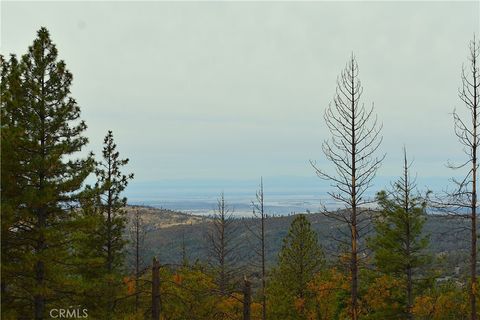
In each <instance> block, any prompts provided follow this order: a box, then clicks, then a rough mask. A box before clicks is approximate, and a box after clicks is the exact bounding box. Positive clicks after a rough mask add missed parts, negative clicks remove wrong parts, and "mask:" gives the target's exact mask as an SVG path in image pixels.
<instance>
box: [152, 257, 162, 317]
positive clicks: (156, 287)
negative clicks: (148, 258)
mask: <svg viewBox="0 0 480 320" xmlns="http://www.w3.org/2000/svg"><path fill="white" fill-rule="evenodd" d="M152 320H160V264H159V263H158V261H157V259H156V258H153V264H152Z"/></svg>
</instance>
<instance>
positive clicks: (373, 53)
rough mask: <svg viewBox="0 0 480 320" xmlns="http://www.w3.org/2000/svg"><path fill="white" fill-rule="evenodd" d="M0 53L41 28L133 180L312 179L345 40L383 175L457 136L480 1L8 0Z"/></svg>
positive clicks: (449, 150) (429, 164)
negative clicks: (372, 112) (379, 133)
mask: <svg viewBox="0 0 480 320" xmlns="http://www.w3.org/2000/svg"><path fill="white" fill-rule="evenodd" d="M1 6H2V12H1V27H2V29H1V52H2V54H8V53H17V54H23V53H24V52H26V50H27V47H28V46H29V45H30V44H31V42H32V41H33V39H34V37H35V32H36V30H38V29H39V28H40V26H46V27H47V28H48V29H49V30H50V32H51V36H52V38H53V41H54V42H55V43H56V44H57V47H58V49H59V54H60V57H61V58H62V59H64V60H65V61H66V63H67V66H68V68H69V69H70V71H71V72H72V73H73V75H74V84H73V89H72V91H73V96H74V97H75V98H76V99H77V101H78V103H79V105H80V106H81V108H82V117H83V119H85V120H86V122H87V124H88V132H87V135H88V137H89V138H90V142H91V143H90V145H89V149H91V150H93V151H94V152H95V153H97V154H98V153H99V151H100V146H101V142H102V140H103V136H104V135H105V133H106V131H107V130H108V129H111V130H113V131H114V134H115V136H116V139H117V142H118V145H119V149H120V151H121V153H122V155H124V156H127V157H129V158H130V159H131V165H130V169H131V170H133V171H134V172H135V174H136V181H137V182H138V183H141V182H145V181H156V180H163V179H185V178H198V179H205V178H213V179H232V180H235V179H250V178H257V177H259V176H260V175H263V176H312V175H313V170H312V168H311V167H310V165H309V164H308V160H309V159H316V160H318V162H319V163H320V164H322V163H323V162H324V161H325V160H324V156H323V154H322V152H321V143H322V141H323V140H324V139H325V138H327V137H328V132H327V130H326V128H325V126H324V122H323V118H322V115H323V111H324V108H325V107H326V106H327V105H328V104H329V102H330V101H331V100H332V97H333V94H334V91H335V79H336V77H337V75H338V74H339V73H340V71H341V70H342V68H343V67H344V65H345V62H346V61H347V59H348V57H349V55H350V54H351V52H352V51H353V52H355V54H356V56H357V58H358V63H359V66H360V77H361V80H362V82H363V85H364V90H365V91H364V93H365V94H364V102H365V103H366V104H370V103H372V102H375V107H376V111H377V113H378V116H379V119H380V120H381V121H382V122H383V125H384V129H383V135H384V142H383V146H382V151H383V152H386V153H387V154H388V155H387V158H386V160H385V164H384V166H383V167H382V169H381V170H380V172H379V174H380V175H383V176H389V175H396V174H397V173H399V171H400V166H401V162H400V157H401V148H402V146H403V144H405V145H406V146H407V148H408V150H409V153H410V154H411V155H412V156H413V157H414V158H415V171H417V172H418V175H419V176H450V175H451V172H449V171H448V170H447V169H445V163H446V162H447V160H448V159H455V158H456V157H457V156H456V155H458V154H459V153H460V152H461V147H460V146H459V145H458V144H457V143H456V141H455V138H454V135H453V131H452V119H451V115H450V114H449V113H450V112H451V111H452V110H453V108H454V107H457V108H459V109H461V108H462V107H463V105H462V104H461V103H460V101H459V99H458V98H457V88H458V87H459V85H460V71H461V67H462V63H465V62H466V61H467V60H466V59H467V53H468V47H467V46H468V41H469V40H470V39H472V37H473V34H474V33H475V32H476V33H477V35H479V36H480V32H479V31H480V26H479V10H480V2H478V1H477V2H435V3H434V2H403V3H401V2H361V3H360V2H301V3H298V2H260V3H254V2H223V3H220V2H193V3H192V2H177V3H168V2H70V3H61V2H48V3H42V2H35V3H29V2H4V1H2V3H1Z"/></svg>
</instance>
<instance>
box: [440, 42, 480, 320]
mask: <svg viewBox="0 0 480 320" xmlns="http://www.w3.org/2000/svg"><path fill="white" fill-rule="evenodd" d="M479 55H480V43H477V42H476V40H475V37H474V38H473V41H471V42H470V57H469V60H470V63H471V64H470V69H469V70H468V72H466V70H465V67H464V68H463V69H462V88H461V89H460V90H459V97H460V99H461V100H462V101H463V102H464V103H465V106H466V108H467V110H468V111H469V113H470V116H471V118H470V119H469V120H470V121H471V126H470V124H469V123H467V122H464V121H463V120H462V119H461V118H460V116H459V114H458V113H457V112H456V111H454V112H453V120H454V124H455V135H456V136H457V138H458V140H459V142H460V143H461V144H463V146H464V147H465V148H464V150H465V152H466V153H467V155H468V156H469V158H468V161H467V162H465V163H463V164H462V165H459V166H454V165H450V167H451V168H452V169H460V168H467V169H468V173H467V174H466V176H465V178H464V179H463V180H462V181H455V180H454V181H455V182H456V183H457V186H458V189H457V190H455V191H454V192H453V193H451V194H449V195H447V196H450V197H451V198H453V200H454V201H453V206H454V207H456V208H457V209H454V210H453V211H454V213H455V214H458V212H455V211H456V210H458V208H462V209H466V208H468V209H469V211H470V216H469V219H470V223H471V226H470V228H471V234H470V236H471V239H470V246H471V248H470V250H471V251H470V284H469V296H470V297H469V298H470V314H471V315H470V319H471V320H477V318H478V317H477V312H478V310H477V302H476V298H477V293H476V291H477V289H476V286H477V250H478V246H477V166H478V163H477V162H478V161H477V149H478V144H479V140H480V133H479V132H478V126H479V118H478V112H479V108H478V103H479V95H480V92H479V91H480V71H479V66H478V58H479ZM470 77H471V78H470ZM450 205H452V204H451V203H450ZM460 214H461V215H464V213H463V212H460Z"/></svg>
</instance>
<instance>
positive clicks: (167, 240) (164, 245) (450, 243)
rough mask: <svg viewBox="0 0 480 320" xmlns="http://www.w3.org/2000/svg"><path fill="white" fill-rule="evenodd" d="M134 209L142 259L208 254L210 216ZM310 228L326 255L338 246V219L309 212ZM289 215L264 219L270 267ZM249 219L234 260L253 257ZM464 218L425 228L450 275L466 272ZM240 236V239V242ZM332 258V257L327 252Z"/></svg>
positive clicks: (171, 260)
mask: <svg viewBox="0 0 480 320" xmlns="http://www.w3.org/2000/svg"><path fill="white" fill-rule="evenodd" d="M134 210H140V211H141V212H142V214H143V215H144V219H145V222H146V224H147V225H148V233H147V236H146V241H145V253H144V260H145V261H150V260H151V258H152V257H153V256H156V257H158V258H159V259H160V261H161V262H162V263H166V264H178V263H181V261H182V248H183V247H185V251H186V254H187V257H188V259H189V261H191V262H195V261H196V260H197V259H198V260H200V261H205V260H206V258H207V241H206V238H205V236H206V233H207V230H208V228H209V223H210V218H209V217H206V216H198V215H192V214H186V213H182V212H177V211H172V210H167V209H158V208H153V207H128V212H129V215H131V214H132V213H133V212H134ZM308 218H309V220H310V221H311V223H312V227H313V229H314V230H315V231H316V232H317V234H318V237H319V242H320V243H321V244H322V245H323V247H324V248H325V250H327V251H328V252H329V253H334V252H335V251H337V250H338V243H337V242H336V241H334V240H333V238H332V236H335V237H338V236H339V231H338V227H339V225H338V222H335V221H332V220H331V219H328V218H326V217H325V216H323V215H322V214H320V213H311V214H309V215H308ZM292 219H293V215H285V216H275V217H271V218H269V219H268V220H267V226H266V229H267V261H268V264H269V265H270V266H272V265H273V264H274V263H275V262H276V259H277V255H278V252H279V250H280V248H281V246H282V240H283V238H284V237H285V235H286V234H287V231H288V227H289V225H290V223H291V221H292ZM256 222H257V221H255V219H252V218H239V219H238V220H237V221H236V222H235V229H236V232H235V241H236V243H238V246H237V249H236V250H237V253H238V256H239V257H238V260H239V263H242V262H247V261H249V259H255V257H254V256H253V254H252V248H253V246H254V243H253V242H252V237H251V236H250V233H249V231H248V229H247V227H246V224H247V223H249V224H255V223H256ZM465 226H466V224H465V221H463V220H461V219H459V218H451V217H445V216H440V215H435V216H434V215H430V216H429V217H428V220H427V223H426V224H425V228H424V231H425V233H426V234H430V247H429V252H430V253H432V254H433V255H434V256H435V257H436V260H437V263H438V264H439V265H440V264H441V266H442V268H443V269H444V270H443V274H446V275H448V274H451V273H452V272H453V270H454V268H455V266H460V267H461V268H460V269H461V272H463V271H464V270H466V269H465V268H466V263H465V262H466V261H467V250H468V248H469V247H468V245H469V244H468V239H469V238H468V232H467V231H466V229H464V227H465ZM244 240H245V241H244ZM331 256H333V255H331Z"/></svg>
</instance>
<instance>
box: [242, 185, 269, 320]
mask: <svg viewBox="0 0 480 320" xmlns="http://www.w3.org/2000/svg"><path fill="white" fill-rule="evenodd" d="M255 198H256V200H255V201H252V207H253V220H252V221H255V222H257V221H258V222H259V223H258V225H257V224H256V225H257V227H256V228H255V227H254V226H250V225H249V224H248V222H249V221H248V222H247V225H246V226H247V229H248V230H249V231H250V233H251V234H252V235H253V237H254V239H255V241H256V243H257V244H256V245H255V246H254V251H255V254H256V256H257V257H259V258H260V269H261V276H262V286H261V291H262V293H261V298H262V320H265V319H267V296H266V292H265V287H266V267H265V222H266V220H267V214H266V212H265V201H264V200H265V199H264V194H263V178H260V188H259V190H258V191H257V192H256V194H255ZM257 267H258V266H257Z"/></svg>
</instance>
